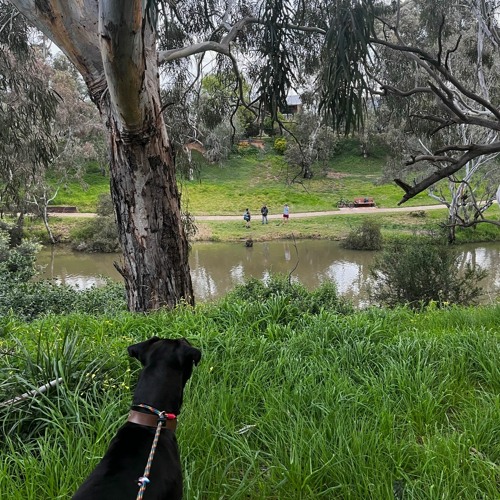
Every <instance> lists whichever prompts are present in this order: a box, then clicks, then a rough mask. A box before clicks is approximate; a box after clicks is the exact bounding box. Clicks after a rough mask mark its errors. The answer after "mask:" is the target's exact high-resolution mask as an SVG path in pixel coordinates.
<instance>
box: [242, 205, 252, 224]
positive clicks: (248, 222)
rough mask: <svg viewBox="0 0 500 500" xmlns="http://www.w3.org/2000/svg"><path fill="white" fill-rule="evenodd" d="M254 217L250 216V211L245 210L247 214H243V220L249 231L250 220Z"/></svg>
mask: <svg viewBox="0 0 500 500" xmlns="http://www.w3.org/2000/svg"><path fill="white" fill-rule="evenodd" d="M251 218H252V216H251V215H250V210H248V208H247V209H245V213H244V214H243V220H244V221H245V227H246V228H247V229H248V228H249V227H250V220H251Z"/></svg>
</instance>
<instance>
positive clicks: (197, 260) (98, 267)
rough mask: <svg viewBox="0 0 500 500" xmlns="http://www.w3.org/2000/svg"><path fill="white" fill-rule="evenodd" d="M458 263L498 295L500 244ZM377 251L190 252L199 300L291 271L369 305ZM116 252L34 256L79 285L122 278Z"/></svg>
mask: <svg viewBox="0 0 500 500" xmlns="http://www.w3.org/2000/svg"><path fill="white" fill-rule="evenodd" d="M459 250H460V255H461V264H462V265H465V263H466V262H471V263H475V264H478V265H480V266H482V267H485V268H487V269H488V271H489V276H488V278H486V279H485V280H484V281H483V282H482V286H483V288H484V290H485V292H486V294H485V296H484V297H483V299H482V301H483V302H484V303H491V302H495V301H496V300H497V298H498V297H499V296H500V243H481V244H475V245H463V246H460V247H459ZM374 256H375V252H367V251H354V250H345V249H343V248H341V247H340V246H339V244H338V242H332V241H327V240H300V241H297V242H295V243H294V242H292V241H271V242H262V243H260V242H255V243H254V246H253V247H252V248H247V247H245V246H244V245H243V244H241V243H195V244H194V245H193V248H192V251H191V255H190V266H191V276H192V279H193V287H194V292H195V298H196V300H197V301H210V300H214V299H217V298H220V297H222V296H224V295H225V294H226V293H227V292H228V291H229V290H231V289H232V288H234V286H235V285H237V284H240V283H243V282H244V280H245V279H246V278H249V277H255V278H259V279H265V278H266V277H268V276H269V275H270V274H275V273H282V274H289V273H292V276H293V277H294V278H296V279H298V280H299V281H300V282H301V283H303V284H304V285H305V286H306V287H308V288H311V289H312V288H315V287H317V286H318V285H319V284H321V283H322V282H324V281H328V280H333V281H334V282H335V283H336V285H337V289H338V291H339V293H341V294H342V295H345V296H347V297H348V298H349V299H351V300H352V301H353V302H354V303H355V304H356V305H365V304H367V293H366V288H367V286H368V284H369V280H370V278H369V270H370V266H371V265H372V262H373V258H374ZM115 261H116V262H119V261H120V254H87V253H80V252H72V251H70V250H65V249H61V248H55V249H51V248H46V249H44V250H42V251H41V252H40V254H39V256H38V260H37V264H38V265H40V266H41V267H42V276H41V277H42V278H49V279H54V280H56V281H57V282H58V283H65V284H68V285H71V286H74V287H78V288H80V289H84V288H89V287H91V286H93V285H97V286H98V285H100V284H102V283H103V282H104V279H103V276H104V277H109V278H111V279H113V280H116V281H119V280H121V277H120V275H119V274H118V272H117V271H116V270H115V268H114V266H113V262H115Z"/></svg>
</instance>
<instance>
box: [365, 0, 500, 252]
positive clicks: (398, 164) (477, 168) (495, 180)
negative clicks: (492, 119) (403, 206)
mask: <svg viewBox="0 0 500 500" xmlns="http://www.w3.org/2000/svg"><path fill="white" fill-rule="evenodd" d="M428 7H429V6H428V4H427V3H426V2H423V3H417V2H407V3H405V4H404V6H403V5H401V8H400V9H399V10H397V9H396V11H395V13H394V16H396V15H397V14H399V19H398V22H399V30H400V31H401V32H402V33H404V36H403V35H402V37H404V42H405V44H406V45H410V44H411V45H413V46H415V47H417V46H418V48H419V49H420V50H421V51H424V50H425V51H427V52H429V53H433V52H437V51H439V50H442V51H444V50H445V48H448V47H453V50H451V49H450V48H448V53H447V56H446V57H447V62H446V65H447V67H448V70H449V71H450V72H452V74H453V77H454V78H455V79H459V80H461V81H464V82H467V83H468V85H469V86H470V87H471V89H473V90H474V92H475V93H476V95H477V96H478V97H480V98H482V99H484V100H488V99H490V98H492V97H493V98H494V99H493V101H492V102H494V101H495V100H496V97H494V96H495V93H496V87H498V84H499V83H500V78H499V70H500V53H498V52H497V51H494V50H493V51H492V50H491V47H490V46H485V44H484V41H483V38H484V26H483V24H482V23H480V22H477V20H476V18H475V16H473V17H472V19H470V18H469V19H467V20H466V21H464V19H463V17H462V14H463V11H462V10H461V9H460V8H458V9H456V10H453V9H451V10H450V9H447V8H446V6H440V7H439V8H442V9H443V10H442V13H443V16H445V17H441V18H440V24H436V23H435V20H431V19H428V17H426V16H427V14H428V11H427V10H426V9H428ZM423 25H424V26H428V29H427V31H426V32H425V33H423V32H422V26H423ZM440 44H441V49H439V46H440ZM443 53H444V52H443ZM378 55H379V56H380V58H379V60H378V64H377V65H376V67H375V68H374V73H375V74H376V78H377V80H378V81H379V82H383V84H384V85H385V87H384V88H385V89H387V91H386V93H385V95H383V96H380V97H378V98H377V101H376V111H377V115H378V120H377V122H376V126H377V127H378V128H379V129H380V130H381V131H383V132H384V134H385V135H386V136H387V137H389V139H390V141H389V142H390V143H391V144H392V154H393V161H392V162H390V163H388V166H390V168H388V169H387V172H386V175H387V176H391V177H398V178H399V179H400V180H401V181H403V182H406V183H412V182H419V180H421V179H423V178H425V177H426V176H428V175H433V173H434V172H435V171H436V164H438V165H443V164H445V163H446V160H445V158H444V157H442V158H441V160H442V162H441V163H439V162H437V163H436V161H434V160H433V158H434V154H433V151H436V150H438V149H440V148H442V147H443V146H444V145H446V144H450V143H451V144H482V145H491V144H495V143H496V142H498V132H497V131H496V130H494V129H492V128H487V127H482V126H478V125H477V124H474V123H467V122H464V123H455V122H450V123H448V124H447V125H445V126H442V127H441V126H439V125H437V122H436V120H437V119H438V118H439V119H448V118H446V117H445V116H444V115H443V104H442V103H440V102H439V101H438V100H436V98H435V95H434V94H433V93H432V92H430V87H428V90H429V92H426V91H424V90H425V88H426V87H425V85H426V79H428V75H427V73H424V72H423V71H421V70H422V68H419V66H418V65H417V64H415V62H414V60H413V59H411V58H408V57H404V56H403V57H402V55H401V52H400V51H399V50H395V49H394V48H393V47H392V46H391V47H387V46H381V47H380V48H379V50H378ZM419 85H420V90H417V87H418V86H419ZM450 88H452V87H450ZM411 89H414V90H415V91H410V90H411ZM403 92H408V93H407V94H403ZM464 102H465V101H464ZM472 109H473V108H471V110H472ZM432 117H434V119H431V118H432ZM497 154H498V152H497V153H492V154H483V155H479V156H476V157H474V158H471V159H470V160H468V161H467V162H466V163H465V165H464V166H463V167H462V168H461V169H460V170H459V171H457V172H455V173H453V174H450V175H449V176H448V179H447V180H446V181H445V180H443V181H442V182H439V183H435V184H432V185H430V186H429V187H428V191H429V194H430V196H432V197H433V198H435V199H437V200H438V201H439V202H441V203H444V204H445V205H447V207H448V211H449V216H448V220H447V222H446V226H447V228H448V235H449V240H450V242H452V241H454V239H455V228H456V227H457V226H462V227H469V226H472V225H476V224H478V223H481V222H488V223H493V224H498V223H499V222H498V221H495V220H494V219H493V220H492V219H488V218H487V217H486V214H485V212H486V210H487V209H488V208H489V207H490V206H491V203H492V201H493V199H494V190H493V189H491V187H492V184H496V185H497V186H498V184H499V183H500V170H499V168H498V164H497V163H495V162H493V161H492V160H493V159H494V158H495V156H496V155H497ZM408 158H420V160H419V161H413V160H408ZM405 162H406V165H405V166H402V165H404V164H405ZM438 170H440V167H439V168H438ZM408 185H410V184H408ZM465 200H466V202H465Z"/></svg>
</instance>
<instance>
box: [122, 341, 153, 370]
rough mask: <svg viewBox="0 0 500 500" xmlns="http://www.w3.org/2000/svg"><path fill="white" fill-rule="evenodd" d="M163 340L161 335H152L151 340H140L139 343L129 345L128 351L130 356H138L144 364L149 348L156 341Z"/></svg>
mask: <svg viewBox="0 0 500 500" xmlns="http://www.w3.org/2000/svg"><path fill="white" fill-rule="evenodd" d="M159 340H161V339H160V338H159V337H151V338H150V339H149V340H145V341H144V342H139V343H138V344H133V345H131V346H128V348H127V351H128V354H129V356H132V357H133V358H137V359H138V360H139V361H140V362H141V363H142V364H143V365H145V364H146V354H147V352H148V350H149V348H150V347H151V346H152V345H153V344H154V343H155V342H158V341H159Z"/></svg>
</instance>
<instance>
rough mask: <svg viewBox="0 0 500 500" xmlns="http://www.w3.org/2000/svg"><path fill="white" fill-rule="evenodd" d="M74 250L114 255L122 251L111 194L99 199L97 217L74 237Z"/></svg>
mask: <svg viewBox="0 0 500 500" xmlns="http://www.w3.org/2000/svg"><path fill="white" fill-rule="evenodd" d="M73 238H74V241H73V243H72V248H73V249H74V250H78V251H85V252H104V253H113V252H118V251H119V250H120V243H119V241H118V229H117V226H116V222H115V216H114V209H113V204H112V202H111V196H110V195H109V194H103V195H101V196H100V197H99V201H98V206H97V217H95V218H93V219H91V220H90V221H87V223H86V224H84V225H83V227H82V229H81V230H79V231H78V232H77V233H76V234H74V235H73Z"/></svg>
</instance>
